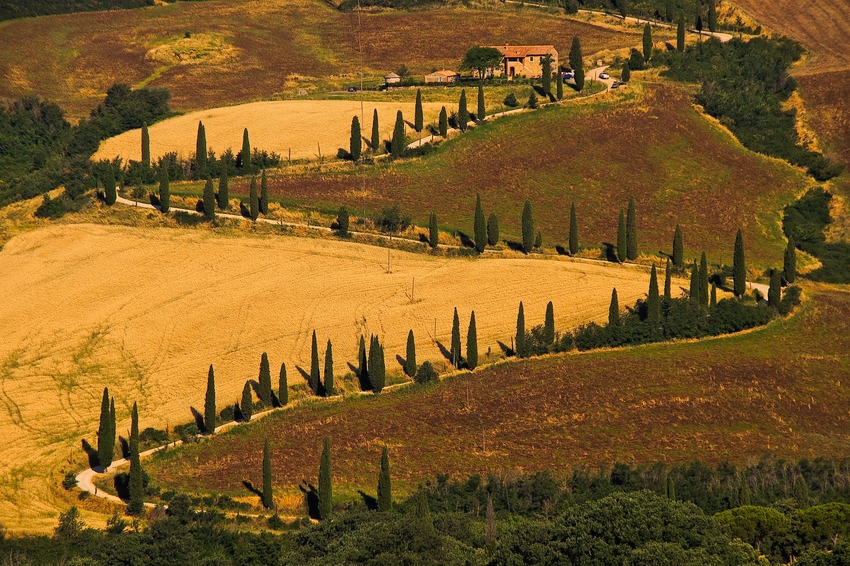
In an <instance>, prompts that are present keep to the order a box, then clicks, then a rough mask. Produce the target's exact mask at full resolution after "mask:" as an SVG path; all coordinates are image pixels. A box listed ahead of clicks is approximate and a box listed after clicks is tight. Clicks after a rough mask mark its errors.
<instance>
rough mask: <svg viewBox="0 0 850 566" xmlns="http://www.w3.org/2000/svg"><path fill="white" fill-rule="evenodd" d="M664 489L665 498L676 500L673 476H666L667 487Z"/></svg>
mask: <svg viewBox="0 0 850 566" xmlns="http://www.w3.org/2000/svg"><path fill="white" fill-rule="evenodd" d="M665 491H666V495H667V499H670V500H671V501H676V482H675V481H674V480H673V476H670V475H668V476H667V487H666V490H665Z"/></svg>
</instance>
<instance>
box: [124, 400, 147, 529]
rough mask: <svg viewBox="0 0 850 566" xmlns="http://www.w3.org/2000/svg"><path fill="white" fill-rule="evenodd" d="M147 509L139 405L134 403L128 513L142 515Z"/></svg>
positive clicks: (131, 418)
mask: <svg viewBox="0 0 850 566" xmlns="http://www.w3.org/2000/svg"><path fill="white" fill-rule="evenodd" d="M144 509H145V483H144V478H143V477H142V462H141V459H140V458H139V407H138V405H137V404H136V403H133V412H132V413H131V415H130V504H129V505H127V513H129V514H130V515H141V514H142V511H144Z"/></svg>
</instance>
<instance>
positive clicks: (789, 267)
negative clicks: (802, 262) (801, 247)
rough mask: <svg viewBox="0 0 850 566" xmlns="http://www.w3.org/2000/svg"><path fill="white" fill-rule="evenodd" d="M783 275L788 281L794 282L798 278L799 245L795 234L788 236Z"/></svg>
mask: <svg viewBox="0 0 850 566" xmlns="http://www.w3.org/2000/svg"><path fill="white" fill-rule="evenodd" d="M782 276H783V277H784V278H785V281H787V282H788V283H794V281H795V280H796V279H797V246H796V244H795V243H794V237H793V236H788V245H787V246H785V258H784V261H783V265H782Z"/></svg>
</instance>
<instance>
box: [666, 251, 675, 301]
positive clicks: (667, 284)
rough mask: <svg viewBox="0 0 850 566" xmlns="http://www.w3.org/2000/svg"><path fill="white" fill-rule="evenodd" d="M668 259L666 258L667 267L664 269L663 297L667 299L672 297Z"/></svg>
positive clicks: (670, 269)
mask: <svg viewBox="0 0 850 566" xmlns="http://www.w3.org/2000/svg"><path fill="white" fill-rule="evenodd" d="M671 271H672V268H671V265H670V259H669V258H668V259H667V267H666V268H665V269H664V298H665V299H667V300H668V301H669V300H670V299H671V298H673V282H672V278H671Z"/></svg>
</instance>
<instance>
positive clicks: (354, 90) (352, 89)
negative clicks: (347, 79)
mask: <svg viewBox="0 0 850 566" xmlns="http://www.w3.org/2000/svg"><path fill="white" fill-rule="evenodd" d="M348 92H357V87H356V86H350V87H348Z"/></svg>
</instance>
